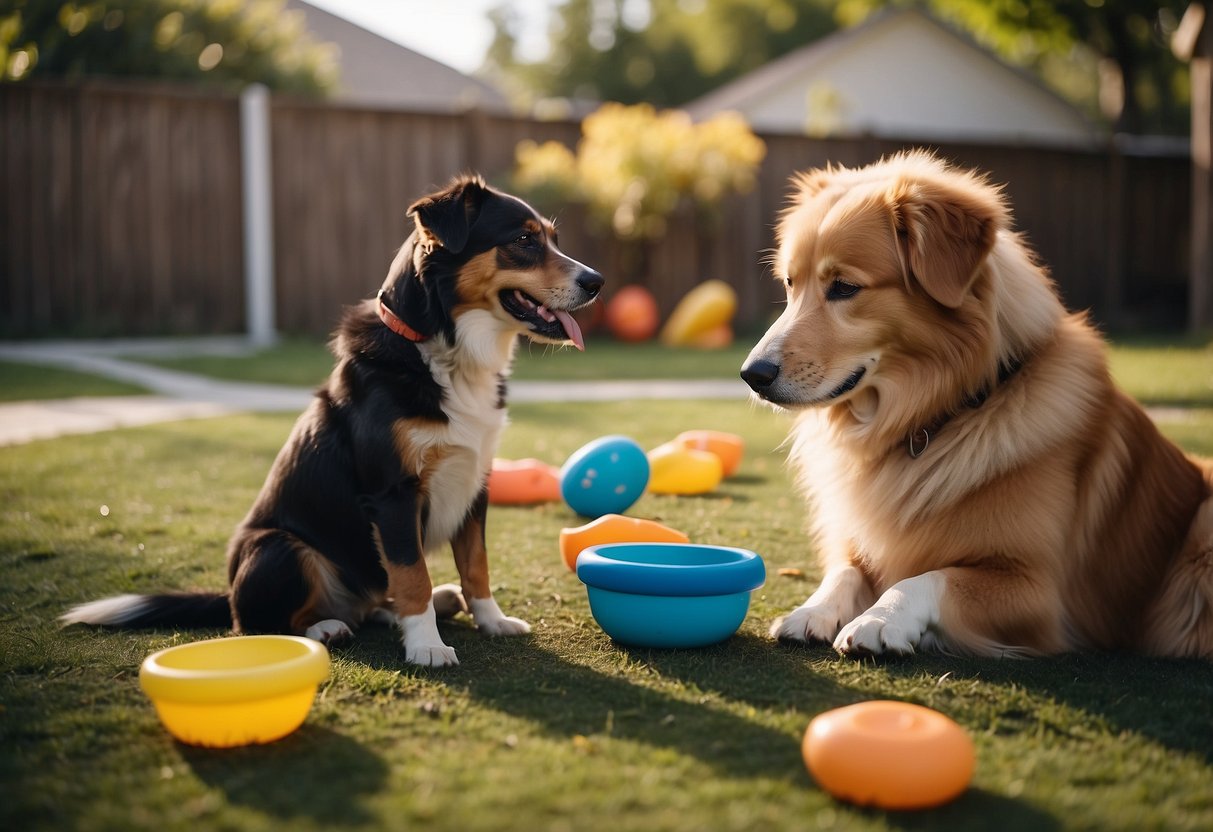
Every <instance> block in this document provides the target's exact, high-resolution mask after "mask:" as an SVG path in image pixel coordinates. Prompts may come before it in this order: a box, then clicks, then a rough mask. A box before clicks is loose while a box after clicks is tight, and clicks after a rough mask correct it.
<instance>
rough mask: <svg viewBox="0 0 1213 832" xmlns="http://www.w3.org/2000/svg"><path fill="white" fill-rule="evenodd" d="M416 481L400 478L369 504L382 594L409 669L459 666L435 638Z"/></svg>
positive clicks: (444, 646) (453, 654) (436, 620)
mask: <svg viewBox="0 0 1213 832" xmlns="http://www.w3.org/2000/svg"><path fill="white" fill-rule="evenodd" d="M419 485H420V483H419V482H418V480H417V479H416V478H408V479H405V480H403V481H401V482H399V483H397V484H395V485H393V486H392V487H390V488H388V489H387V490H386V491H384V492H383V493H381V494H378V495H376V496H375V497H373V498H372V499H371V500H370V501H369V502H370V505H369V506H368V507H369V508H370V512H369V513H370V514H371V516H372V527H373V529H374V533H375V542H376V544H377V545H378V547H379V559H380V562H381V563H382V564H383V568H384V570H385V571H386V572H387V578H388V586H387V594H388V598H389V599H390V600H391V604H392V612H393V613H394V614H395V617H396V624H397V626H399V627H400V630H401V633H402V634H403V635H402V638H401V642H402V644H403V645H404V657H405V659H406V660H407V661H409V662H411V663H413V664H419V665H425V666H428V667H444V666H446V665H453V664H459V660H458V659H457V658H456V657H455V650H454V648H452V647H448V646H447V645H446V644H444V643H443V641H442V636H440V635H439V634H438V618H437V616H436V615H435V613H434V602H433V599H432V597H431V595H432V592H433V584H432V582H431V581H430V572H429V569H427V568H426V565H425V556H424V551H425V550H424V546H423V545H422V540H421V530H422V528H423V527H424V526H423V522H422V521H423V518H422V517H421V512H420V506H419V495H418V486H419Z"/></svg>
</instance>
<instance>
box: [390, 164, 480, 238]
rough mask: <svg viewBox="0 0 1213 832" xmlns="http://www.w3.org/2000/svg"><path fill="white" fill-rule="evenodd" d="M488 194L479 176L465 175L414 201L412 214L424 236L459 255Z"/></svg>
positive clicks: (410, 212) (411, 208)
mask: <svg viewBox="0 0 1213 832" xmlns="http://www.w3.org/2000/svg"><path fill="white" fill-rule="evenodd" d="M487 194H488V191H487V190H486V186H485V184H484V180H483V179H481V178H480V177H479V176H465V177H461V178H459V179H457V180H455V181H454V182H452V183H451V184H450V185H449V186H448V187H447V188H446V189H445V190H442V191H439V192H438V193H434V194H430V195H429V196H425V197H422V198H421V199H419V200H417V201H416V202H414V203H413V204H412V205H410V206H409V216H410V217H412V218H413V220H414V222H416V224H417V231H418V232H419V233H420V234H421V235H422V236H423V237H430V238H432V239H433V240H435V241H436V242H437V243H438V245H440V246H442V247H443V248H445V249H446V250H447V251H449V252H451V253H453V254H458V253H459V252H461V251H463V248H464V246H466V245H467V242H468V237H469V235H470V234H471V231H472V226H473V225H475V223H476V218H477V217H478V216H480V208H481V206H482V205H484V198H485V196H486V195H487Z"/></svg>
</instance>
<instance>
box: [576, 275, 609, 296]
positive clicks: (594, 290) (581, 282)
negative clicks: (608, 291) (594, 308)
mask: <svg viewBox="0 0 1213 832" xmlns="http://www.w3.org/2000/svg"><path fill="white" fill-rule="evenodd" d="M604 283H606V279H605V278H603V276H602V275H600V274H599V273H598V272H596V271H594V270H593V269H583V270H582V272H581V274H579V275H577V285H578V286H580V287H581V290H582V291H583V292H585V293H586V294H587V295H589V296H590V297H592V298H593V297H597V296H598V293H599V292H600V291H602V284H604Z"/></svg>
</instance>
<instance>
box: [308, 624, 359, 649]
mask: <svg viewBox="0 0 1213 832" xmlns="http://www.w3.org/2000/svg"><path fill="white" fill-rule="evenodd" d="M304 635H305V636H307V637H308V638H310V639H311V640H312V641H318V642H320V643H321V644H337V643H338V642H342V641H347V640H349V639H351V638H353V637H354V631H353V629H351V628H350V625H349V624H346V623H345V622H344V621H339V620H338V619H336V618H326V619H325V620H324V621H317V622H316V623H315V624H313V625H312V626H310V627H308V628H307V631H306V632H304Z"/></svg>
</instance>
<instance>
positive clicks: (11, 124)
mask: <svg viewBox="0 0 1213 832" xmlns="http://www.w3.org/2000/svg"><path fill="white" fill-rule="evenodd" d="M239 120H240V109H239V100H238V98H236V97H234V96H230V95H223V94H211V93H200V92H197V91H194V90H190V89H181V88H176V87H171V86H165V85H143V84H136V85H127V84H116V83H115V84H96V83H87V84H75V85H72V84H58V83H51V82H39V83H36V84H22V85H15V84H3V85H0V171H2V172H3V177H4V187H3V189H0V191H2V193H0V337H5V338H18V337H21V338H26V337H45V336H72V335H82V336H83V335H90V336H103V335H115V334H122V335H143V334H165V333H172V334H205V333H225V332H239V331H242V330H243V329H244V328H245V326H246V321H245V309H244V302H245V291H244V283H243V281H244V264H243V233H244V232H243V230H242V229H243V225H242V216H241V212H242V208H241V187H242V182H241V172H240V170H241V169H240V123H239ZM270 124H271V135H272V138H271V151H272V153H271V158H272V178H271V181H272V189H273V190H272V200H273V227H274V228H273V233H274V248H273V253H274V264H275V291H276V295H275V312H276V314H275V318H276V320H277V322H278V326H279V328H280V329H281V330H282V331H285V332H290V333H307V334H324V333H327V332H328V331H329V330H330V329H331V328H332V326H333V325H334V324H335V322H336V321H337V319H338V317H339V315H340V311H341V308H342V306H343V305H346V304H349V303H352V302H354V301H355V300H357V299H358V298H361V297H366V296H368V295H370V294H372V293H373V292H374V290H375V289H376V288H377V287H378V285H379V283H380V282H381V280H382V279H383V277H384V274H385V270H386V268H387V265H388V263H389V262H390V261H391V259H392V254H393V251H394V249H395V248H396V247H398V246H399V244H400V242H401V241H402V239H403V238H404V236H405V235H406V233H407V227H406V222H405V211H406V209H407V207H408V205H409V204H410V203H411V202H412V201H413V200H414V199H415V198H416V197H418V196H420V195H422V194H424V193H426V192H428V191H429V190H430V189H431V188H432V187H434V186H436V185H440V184H442V183H444V182H445V181H446V180H447V179H449V178H450V177H451V176H452V175H454V174H456V173H458V172H460V171H465V170H479V171H481V172H482V173H484V174H485V175H486V176H488V177H489V178H490V179H496V178H502V177H503V176H504V175H505V174H506V173H507V172H508V170H509V168H510V165H511V164H512V161H513V156H514V148H515V146H516V144H517V143H518V142H519V141H520V140H522V139H524V138H531V139H535V140H538V141H544V140H547V139H555V140H558V141H562V142H565V143H567V144H569V145H573V144H575V143H576V141H577V138H578V136H579V127H578V125H577V124H576V123H574V122H567V121H555V122H553V121H534V120H530V119H522V118H508V117H500V116H493V115H488V114H485V113H479V112H472V113H467V114H460V115H450V114H432V113H414V112H401V111H394V110H372V109H366V108H357V107H349V106H342V105H337V104H328V103H323V104H321V103H314V102H301V101H297V100H291V99H283V98H278V97H275V98H273V99H272V102H271V105H270ZM763 139H764V140H765V141H766V143H767V158H766V160H765V162H764V164H763V166H762V169H761V171H760V175H759V179H758V183H757V187H756V188H755V189H754V191H753V192H751V193H749V194H747V195H745V196H742V197H738V198H735V199H732V200H730V201H729V202H728V203H727V204H726V205H725V206H724V208H723V210H722V213H721V216H720V218H719V221H718V223H717V224H716V225H715V226H714V227H713V228H711V229H708V230H706V231H704V230H702V229H697V228H696V227H695V225H694V223H693V222H692V220H691V219H690V218H689V217H676V218H675V219H674V221H673V222H672V223H671V227H670V233H669V235H668V236H667V237H666V238H665V239H664V240H663V241H662V242H661V243H660V244H657V245H653V246H651V247H650V248H649V249H648V250H647V251H644V252H641V253H640V255H638V254H637V252H635V251H631V250H628V249H626V248H623V247H621V246H618V245H616V244H613V243H611V242H610V241H609V240H604V239H602V238H600V237H597V236H595V235H594V234H593V233H592V231H591V229H590V228H589V227H588V225H587V222H586V220H585V217H584V212H582V211H579V210H578V209H577V208H576V207H569V208H566V209H563V210H562V211H561V212H560V213H561V215H560V224H561V242H562V246H563V247H564V248H565V249H566V250H567V251H568V252H569V253H570V254H572V255H573V256H575V257H577V258H578V259H581V260H584V261H586V262H588V263H591V264H593V265H595V266H596V267H598V268H600V270H602V271H603V273H604V274H605V275H606V277H607V279H608V286H609V287H611V286H613V287H618V286H622V285H624V284H626V283H629V282H634V281H638V280H645V281H646V282H647V283H648V285H649V287H650V288H651V289H652V290H653V291H654V293H655V294H656V296H657V299H658V303H659V305H660V307H661V308H662V310H663V311H667V312H668V311H669V310H670V309H672V308H673V306H674V304H675V303H676V302H677V300H678V299H679V298H680V297H681V296H682V294H683V293H685V292H686V291H687V290H688V289H689V288H691V287H692V286H694V285H695V284H696V283H697V282H699V281H700V280H703V279H707V278H712V277H716V278H721V279H724V280H727V281H729V282H730V283H732V284H733V285H734V286H735V287H736V288H737V289H738V294H739V298H740V306H739V310H738V320H737V323H738V325H739V326H743V327H744V326H747V325H756V324H758V323H761V322H763V321H765V320H767V319H768V318H769V317H770V316H771V315H772V313H773V311H774V306H773V303H774V302H775V301H776V299H777V298H778V297H779V296H780V292H779V290H778V287H776V286H775V285H774V283H773V281H770V280H768V279H767V276H766V274H765V268H764V266H763V262H762V256H763V252H764V251H765V250H767V249H769V248H770V247H771V246H772V245H773V224H774V220H775V217H776V214H777V213H778V211H779V209H780V208H781V207H782V205H783V203H784V200H785V198H786V195H787V180H788V176H789V175H790V174H791V173H792V172H793V171H796V170H800V169H804V168H807V167H812V166H817V165H822V164H825V163H827V162H834V163H841V164H862V163H865V162H869V161H872V160H875V159H878V158H880V156H882V155H884V154H888V153H891V152H893V151H896V150H898V149H900V148H902V147H908V146H912V144H913V143H910V142H897V141H885V140H875V139H825V140H822V139H809V138H805V137H799V136H776V135H769V136H763ZM933 147H934V148H935V150H937V151H938V152H939V153H940V154H941V155H943V156H945V157H947V158H949V159H952V160H954V161H956V162H957V163H959V164H962V165H966V166H974V167H979V168H982V169H983V170H986V171H988V172H989V173H990V178H991V180H992V181H994V182H997V183H1005V185H1006V189H1007V193H1008V195H1009V197H1010V199H1011V201H1012V204H1013V206H1014V210H1015V215H1016V218H1017V227H1018V228H1019V229H1020V230H1022V231H1023V232H1024V233H1025V234H1026V235H1027V237H1028V239H1029V240H1030V241H1031V242H1032V244H1033V245H1034V246H1035V247H1036V248H1037V250H1038V251H1039V253H1040V255H1041V257H1042V259H1043V261H1044V262H1045V263H1047V264H1048V265H1049V266H1050V267H1051V270H1052V273H1053V276H1054V278H1055V279H1056V280H1057V282H1058V284H1059V286H1060V287H1061V290H1062V293H1063V295H1064V296H1065V298H1066V301H1067V303H1068V304H1069V305H1070V306H1071V307H1072V308H1089V309H1091V310H1092V312H1093V314H1094V315H1095V317H1096V318H1097V319H1098V320H1099V321H1101V322H1102V323H1104V324H1107V325H1112V326H1123V325H1130V326H1132V325H1148V326H1157V325H1160V324H1166V325H1175V326H1176V327H1178V326H1181V325H1182V322H1183V321H1184V319H1185V317H1184V316H1185V305H1186V302H1187V271H1188V269H1187V252H1188V245H1187V241H1188V234H1189V226H1190V220H1189V208H1188V206H1189V194H1190V178H1189V159H1188V157H1187V156H1186V155H1185V154H1176V153H1145V152H1141V153H1135V152H1125V151H1124V150H1123V149H1119V148H1117V147H1114V146H1110V147H1108V148H1106V149H1103V150H1100V151H1079V150H1061V149H1057V148H1041V147H1025V146H1014V147H1010V146H993V145H962V144H939V143H935V144H934V145H933Z"/></svg>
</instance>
